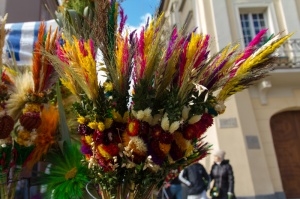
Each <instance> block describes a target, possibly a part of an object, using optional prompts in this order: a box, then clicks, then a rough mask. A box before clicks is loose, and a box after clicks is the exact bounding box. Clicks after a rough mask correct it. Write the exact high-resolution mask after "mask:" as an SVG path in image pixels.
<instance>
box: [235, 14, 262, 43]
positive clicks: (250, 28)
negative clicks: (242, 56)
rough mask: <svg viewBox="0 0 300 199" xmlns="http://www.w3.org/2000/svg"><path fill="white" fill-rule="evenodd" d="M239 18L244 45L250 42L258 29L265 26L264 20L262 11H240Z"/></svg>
mask: <svg viewBox="0 0 300 199" xmlns="http://www.w3.org/2000/svg"><path fill="white" fill-rule="evenodd" d="M240 20H241V26H242V31H243V39H244V44H245V46H247V45H248V44H249V43H250V41H251V40H252V39H253V37H254V36H255V35H256V34H257V33H258V32H259V31H261V30H262V29H264V28H266V20H265V17H264V14H263V13H241V14H240Z"/></svg>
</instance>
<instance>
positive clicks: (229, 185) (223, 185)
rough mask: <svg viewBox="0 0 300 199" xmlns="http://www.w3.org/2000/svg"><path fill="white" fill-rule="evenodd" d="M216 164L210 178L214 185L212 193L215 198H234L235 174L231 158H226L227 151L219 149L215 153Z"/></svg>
mask: <svg viewBox="0 0 300 199" xmlns="http://www.w3.org/2000/svg"><path fill="white" fill-rule="evenodd" d="M214 156H215V157H214V158H215V159H214V164H213V165H212V168H211V172H210V178H211V180H212V181H214V183H213V187H212V189H211V191H210V195H211V197H212V198H213V199H233V198H235V196H234V175H233V171H232V167H231V165H230V164H229V160H225V159H224V157H225V152H224V151H222V150H218V151H216V152H215V153H214Z"/></svg>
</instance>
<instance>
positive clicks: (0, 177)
mask: <svg viewBox="0 0 300 199" xmlns="http://www.w3.org/2000/svg"><path fill="white" fill-rule="evenodd" d="M0 196H1V198H3V199H7V196H8V195H7V173H5V172H3V173H1V174H0Z"/></svg>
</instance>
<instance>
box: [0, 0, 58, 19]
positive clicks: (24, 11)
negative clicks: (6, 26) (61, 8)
mask: <svg viewBox="0 0 300 199" xmlns="http://www.w3.org/2000/svg"><path fill="white" fill-rule="evenodd" d="M57 5H58V2H57V1H56V0H38V1H37V0H26V1H24V0H0V16H4V15H5V14H6V13H7V14H8V18H7V23H18V22H29V21H44V20H45V21H46V20H49V19H52V18H53V17H52V16H51V12H52V13H53V12H54V11H55V10H56V8H57Z"/></svg>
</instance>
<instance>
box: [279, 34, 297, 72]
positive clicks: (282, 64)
mask: <svg viewBox="0 0 300 199" xmlns="http://www.w3.org/2000/svg"><path fill="white" fill-rule="evenodd" d="M274 54H275V55H276V56H277V60H276V62H275V63H274V65H275V67H276V68H284V69H287V68H300V39H289V40H288V41H287V42H286V43H284V44H283V45H282V46H281V47H280V48H279V49H278V50H277V51H276V52H275V53H274Z"/></svg>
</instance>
